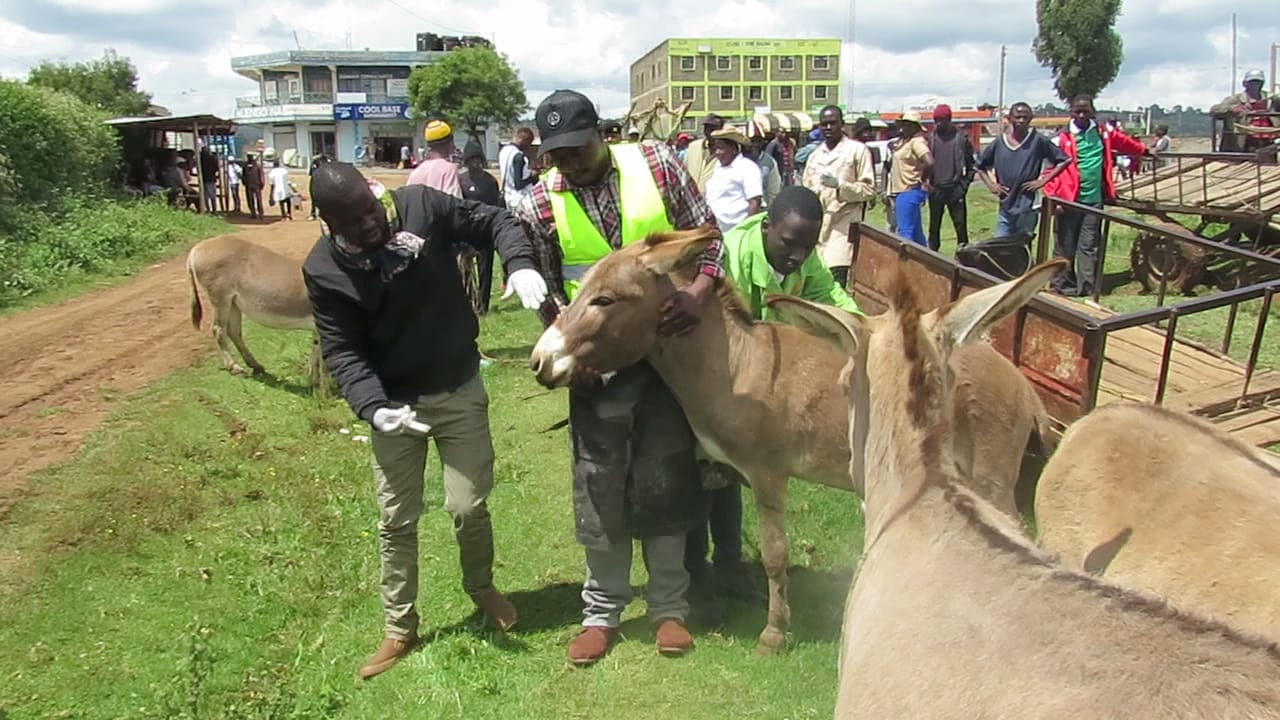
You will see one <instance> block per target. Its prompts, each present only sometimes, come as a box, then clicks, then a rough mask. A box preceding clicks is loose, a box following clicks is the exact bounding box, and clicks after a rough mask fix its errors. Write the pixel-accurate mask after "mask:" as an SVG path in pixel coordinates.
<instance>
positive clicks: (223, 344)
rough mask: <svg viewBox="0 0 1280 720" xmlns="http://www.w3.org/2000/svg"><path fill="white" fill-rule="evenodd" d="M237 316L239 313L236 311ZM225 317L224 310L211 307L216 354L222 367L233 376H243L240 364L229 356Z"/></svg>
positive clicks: (243, 372) (225, 312) (215, 306)
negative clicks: (220, 359) (216, 346)
mask: <svg viewBox="0 0 1280 720" xmlns="http://www.w3.org/2000/svg"><path fill="white" fill-rule="evenodd" d="M236 313H237V314H239V311H236ZM227 316H228V312H227V310H226V309H224V308H221V307H218V306H217V305H214V306H213V323H212V325H213V339H214V340H215V341H216V342H217V343H218V354H219V355H220V356H221V357H222V366H223V367H224V368H226V369H227V370H228V371H229V372H231V373H232V374H233V375H243V374H245V369H244V368H243V367H240V363H238V362H236V359H235V358H234V357H232V355H231V346H230V343H229V342H227Z"/></svg>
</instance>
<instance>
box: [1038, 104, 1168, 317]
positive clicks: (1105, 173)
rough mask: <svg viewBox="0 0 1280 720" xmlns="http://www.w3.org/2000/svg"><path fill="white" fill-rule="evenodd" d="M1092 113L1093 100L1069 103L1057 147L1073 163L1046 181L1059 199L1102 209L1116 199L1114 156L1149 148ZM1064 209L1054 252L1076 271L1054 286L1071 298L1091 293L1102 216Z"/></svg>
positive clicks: (1047, 188) (1067, 272)
mask: <svg viewBox="0 0 1280 720" xmlns="http://www.w3.org/2000/svg"><path fill="white" fill-rule="evenodd" d="M1093 117H1094V110H1093V98H1091V97H1089V96H1088V95H1078V96H1076V97H1075V98H1074V99H1073V100H1072V101H1071V123H1070V124H1069V125H1067V128H1066V130H1063V131H1062V133H1061V134H1060V135H1059V136H1058V147H1059V148H1060V149H1061V150H1062V152H1063V153H1064V154H1065V155H1066V156H1067V157H1068V158H1070V160H1071V164H1070V165H1068V166H1067V169H1066V170H1065V171H1063V172H1061V173H1059V174H1058V176H1057V177H1055V178H1054V179H1053V180H1052V181H1051V182H1049V183H1048V184H1047V185H1045V187H1044V191H1045V193H1046V194H1048V195H1052V196H1053V197H1055V198H1059V199H1062V200H1071V201H1074V202H1077V203H1080V204H1081V205H1090V206H1093V207H1098V208H1100V207H1102V204H1103V203H1104V202H1110V201H1112V200H1114V199H1115V197H1116V188H1115V180H1114V176H1113V163H1114V157H1115V156H1116V155H1117V154H1118V155H1150V154H1151V152H1150V151H1149V150H1148V149H1147V148H1146V146H1145V145H1143V144H1142V141H1141V140H1136V139H1134V138H1131V137H1129V136H1128V135H1125V134H1124V132H1123V131H1122V130H1119V129H1118V128H1117V129H1114V130H1113V129H1109V128H1107V127H1100V126H1099V125H1098V124H1097V123H1096V122H1094V119H1093ZM1060 210H1061V215H1059V217H1058V221H1057V226H1058V227H1057V230H1058V234H1057V238H1056V242H1055V243H1054V248H1053V254H1054V255H1055V256H1057V257H1063V258H1067V259H1069V260H1071V261H1072V263H1073V265H1074V269H1066V270H1063V271H1062V272H1060V273H1058V275H1057V276H1056V277H1054V279H1053V283H1052V288H1053V290H1054V292H1057V293H1060V294H1062V295H1066V296H1068V297H1087V296H1089V295H1092V294H1093V283H1094V280H1095V279H1096V277H1097V270H1098V267H1099V266H1098V263H1099V262H1100V260H1099V258H1098V244H1099V242H1098V241H1099V237H1098V236H1099V231H1100V229H1101V227H1102V218H1101V217H1100V216H1097V215H1086V214H1085V213H1083V212H1080V211H1078V210H1072V209H1070V208H1062V209H1060Z"/></svg>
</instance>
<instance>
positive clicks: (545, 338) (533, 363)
mask: <svg viewBox="0 0 1280 720" xmlns="http://www.w3.org/2000/svg"><path fill="white" fill-rule="evenodd" d="M529 367H530V368H531V369H532V370H533V373H534V376H535V377H536V378H537V379H538V382H539V383H540V384H541V385H542V386H543V387H548V388H557V387H564V386H565V385H568V384H569V379H570V378H571V377H572V376H573V368H574V360H573V356H572V355H567V354H565V352H564V335H563V334H561V332H560V330H559V329H558V328H557V327H556V326H555V325H552V326H551V327H549V328H547V329H546V330H545V331H544V332H543V333H542V337H540V338H538V344H537V345H534V346H533V352H532V353H530V355H529Z"/></svg>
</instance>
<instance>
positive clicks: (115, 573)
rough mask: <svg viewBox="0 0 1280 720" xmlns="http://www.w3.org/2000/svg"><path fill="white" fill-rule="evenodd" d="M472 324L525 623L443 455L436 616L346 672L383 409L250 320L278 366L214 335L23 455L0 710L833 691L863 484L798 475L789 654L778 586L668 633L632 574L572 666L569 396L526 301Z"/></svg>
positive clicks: (540, 707) (681, 709) (427, 614)
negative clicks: (472, 573)
mask: <svg viewBox="0 0 1280 720" xmlns="http://www.w3.org/2000/svg"><path fill="white" fill-rule="evenodd" d="M483 325H484V328H483V332H482V338H481V341H482V347H483V348H484V349H485V351H486V352H488V353H489V354H491V355H493V356H495V357H497V358H500V359H501V360H502V362H499V363H497V364H495V365H494V366H492V367H491V368H489V369H487V370H485V371H484V373H485V375H484V377H485V382H486V384H487V386H488V389H489V393H490V396H491V398H492V406H491V410H490V415H491V418H492V422H493V431H494V436H495V437H494V439H495V444H496V449H497V457H498V461H497V469H496V471H497V481H498V485H497V488H496V490H495V491H494V494H493V497H492V500H491V507H492V510H493V514H494V523H495V533H496V540H497V544H498V568H497V571H496V572H497V577H498V581H499V583H500V584H501V587H502V588H503V589H504V590H506V591H507V592H509V593H511V594H512V597H513V599H514V601H515V602H516V604H517V605H518V606H519V608H520V611H521V627H520V630H519V632H516V633H513V634H512V635H510V636H508V637H502V636H500V635H497V634H495V633H494V632H492V631H490V630H488V629H485V628H483V627H482V626H481V624H480V623H479V622H478V618H477V617H476V616H475V615H474V613H473V611H472V608H471V606H470V603H469V601H468V600H467V598H466V596H465V595H464V594H463V593H462V591H461V589H460V587H459V574H458V569H457V560H456V551H455V546H454V544H453V539H452V536H451V533H450V532H449V528H450V523H449V521H448V518H447V516H446V515H445V513H444V512H443V511H442V510H441V509H440V504H441V502H442V500H443V492H442V489H441V486H440V482H439V469H438V466H437V465H434V462H435V461H434V459H433V466H432V467H431V469H430V470H429V474H428V481H427V487H428V488H429V492H428V498H429V503H430V505H429V507H430V509H429V511H428V512H427V513H426V515H425V516H424V522H423V528H422V555H423V557H422V569H423V572H422V591H423V592H422V596H421V605H422V612H423V617H424V623H425V627H424V628H423V630H424V632H425V633H426V635H427V636H428V637H429V638H430V642H429V643H428V644H427V645H426V646H425V648H424V649H423V650H422V651H420V652H418V653H416V654H414V655H413V656H411V657H410V658H409V659H407V660H406V661H405V662H404V663H402V664H401V666H399V667H397V668H395V669H394V670H393V671H392V672H389V673H387V674H386V675H384V676H381V677H379V678H376V679H375V680H373V681H371V682H368V683H362V682H359V681H357V680H356V679H355V677H354V671H355V669H356V667H357V666H358V665H359V664H360V662H361V661H362V660H363V659H364V657H365V656H366V655H367V654H368V653H370V652H372V650H373V649H374V648H375V647H376V645H377V643H378V641H379V640H380V639H381V628H382V623H381V610H380V607H379V602H378V595H377V576H378V569H377V567H378V566H377V553H376V520H377V508H376V505H375V503H374V498H373V486H372V480H371V473H370V469H369V450H368V447H367V445H365V444H363V443H361V442H359V441H357V440H355V439H354V438H355V437H356V436H358V435H362V434H367V433H368V428H367V426H365V425H363V424H362V423H359V422H357V421H355V420H354V418H353V416H352V415H351V413H350V411H349V410H348V409H347V408H346V407H345V406H344V405H343V404H342V403H341V402H340V401H337V400H331V401H320V400H317V399H314V398H313V397H312V396H311V395H310V394H309V393H308V392H306V391H305V390H303V389H302V388H300V387H298V383H301V382H302V367H303V364H304V360H305V355H306V351H307V348H308V340H307V338H306V336H305V335H302V334H290V333H279V332H270V331H265V330H259V329H258V328H256V327H252V328H248V329H247V341H248V342H249V344H250V345H251V346H252V347H253V349H254V352H255V353H256V354H257V355H258V356H259V358H260V359H262V360H263V362H264V363H265V364H266V365H267V366H268V368H271V369H272V370H274V371H276V372H277V373H279V374H281V375H282V379H281V381H279V382H261V381H256V380H252V379H245V378H239V377H233V376H230V375H228V374H227V373H225V372H224V371H222V370H221V369H220V367H218V366H217V364H216V363H215V362H213V361H212V360H210V361H207V362H205V363H203V364H201V365H199V366H198V367H194V368H191V369H187V370H182V371H179V372H176V373H174V374H173V375H172V376H170V377H168V378H167V379H165V380H163V381H161V382H160V383H157V384H156V385H154V386H153V387H151V388H149V389H148V390H146V391H144V392H142V393H140V394H139V395H138V396H136V397H133V398H131V399H130V400H128V401H127V402H126V403H125V404H124V407H123V408H122V409H121V410H120V411H119V412H118V413H116V414H115V415H114V416H113V417H112V418H111V419H110V421H109V422H108V423H107V424H106V426H105V427H103V428H102V429H101V430H100V431H99V432H98V433H97V434H96V435H94V436H93V438H92V439H91V441H90V442H89V443H88V445H87V447H86V448H85V450H84V451H83V453H82V454H81V456H80V457H79V458H77V459H76V460H74V461H71V462H68V463H66V464H63V465H61V466H58V467H54V468H51V469H49V470H47V471H45V472H43V473H41V474H39V475H38V476H37V477H35V478H33V480H32V482H31V486H32V489H33V494H32V495H31V496H30V497H28V498H27V499H26V500H24V501H23V502H22V503H20V504H18V506H17V507H16V508H15V510H14V511H13V513H12V514H11V515H10V517H8V518H7V519H6V520H5V521H4V523H3V524H2V525H0V548H4V550H3V554H2V555H0V716H4V717H7V718H10V719H13V720H17V719H18V718H50V717H56V718H62V717H66V718H162V717H163V718H327V717H342V718H369V717H381V716H384V715H386V714H387V713H392V714H393V715H394V716H397V717H410V718H461V717H466V718H499V717H503V718H505V717H515V716H516V715H517V714H518V715H520V716H522V717H528V718H588V717H600V716H608V717H614V718H632V717H634V718H641V717H643V718H652V717H665V718H701V717H708V716H713V717H752V718H822V717H830V715H831V712H832V707H833V702H834V692H835V669H836V657H837V650H838V647H837V639H838V635H839V619H840V612H841V605H842V602H843V598H844V594H845V591H846V590H847V587H848V583H849V580H850V578H851V573H852V570H853V566H854V563H855V561H856V558H857V557H858V555H859V553H860V549H861V537H862V526H861V521H860V516H859V512H858V502H857V499H856V498H855V497H854V496H852V495H850V494H844V493H840V492H837V491H831V490H822V489H818V488H816V487H812V486H809V485H805V484H800V483H795V484H794V485H793V492H792V495H791V504H790V509H789V517H790V523H791V525H790V537H791V541H792V547H793V553H792V561H793V563H794V564H795V566H796V567H795V569H794V571H793V584H792V588H793V589H792V606H793V616H794V618H795V621H794V633H793V649H792V650H791V651H790V652H788V653H787V654H785V655H781V656H776V657H763V658H761V657H755V656H754V655H753V654H752V651H753V649H754V648H755V645H756V636H757V634H758V633H759V631H760V630H761V629H762V628H763V624H764V609H763V607H756V606H753V605H748V604H738V603H730V604H728V605H727V606H726V624H725V627H723V628H722V629H719V630H715V631H712V630H710V629H708V628H705V627H702V628H699V627H696V626H695V628H694V629H695V631H696V638H697V642H698V647H697V649H696V650H695V652H693V653H692V654H691V655H690V656H688V657H685V658H681V659H668V658H663V657H660V656H658V655H657V653H656V652H655V650H654V646H653V631H652V628H651V627H650V626H649V624H648V622H647V621H646V620H644V618H643V608H644V603H643V601H641V600H637V601H636V603H635V604H634V605H633V606H632V607H631V609H630V610H629V612H628V614H627V616H628V618H630V620H629V621H628V622H627V623H626V625H625V626H624V633H625V637H626V640H625V642H623V643H621V644H620V645H619V646H617V647H616V648H615V650H614V652H613V653H612V654H611V655H610V656H609V657H608V658H607V659H606V660H605V661H604V662H602V663H601V664H600V665H598V666H596V667H593V668H589V669H583V670H578V669H571V668H569V667H567V666H566V662H565V646H566V644H567V643H568V641H569V640H570V639H571V638H572V637H573V635H574V634H575V633H576V630H577V621H578V619H579V612H580V607H581V606H580V601H579V598H578V592H579V585H580V582H581V579H582V551H581V549H580V547H579V546H578V545H577V544H576V543H575V542H574V540H573V534H572V528H573V516H572V511H571V506H570V479H569V464H568V439H567V437H566V435H565V431H564V430H558V431H554V432H548V433H543V432H541V431H542V430H544V429H545V428H547V427H548V426H550V425H552V424H554V423H556V422H557V421H558V420H561V419H562V418H563V417H564V416H565V413H566V396H565V394H564V391H558V392H554V393H545V394H543V391H542V390H541V388H540V387H538V386H537V385H536V384H535V383H534V381H533V379H532V374H531V373H530V372H529V371H528V370H527V369H526V366H525V364H524V362H525V359H526V358H527V357H528V350H529V347H530V345H531V344H532V342H533V341H534V340H535V339H536V336H537V333H538V326H537V322H536V320H535V319H534V317H533V316H532V315H531V314H529V313H527V312H524V311H522V310H519V309H518V307H515V306H512V305H511V304H502V305H501V306H500V307H499V308H498V311H497V312H496V313H494V314H492V315H491V316H490V317H489V318H488V319H486V320H485V322H484V324H483ZM343 429H346V430H348V431H349V434H343V433H342V432H340V431H341V430H343ZM748 517H749V518H750V519H751V522H750V523H748V531H747V534H748V547H749V548H750V550H749V552H750V553H752V554H753V555H754V554H755V548H756V547H757V545H756V540H755V538H756V532H755V526H754V517H755V516H754V511H753V510H751V509H750V508H749V509H748ZM638 557H639V554H638V553H637V558H638ZM640 565H641V564H640V563H639V562H637V570H636V573H635V576H634V580H635V582H636V583H637V584H640V583H642V582H643V571H642V569H641V568H640ZM5 713H7V716H6V715H5Z"/></svg>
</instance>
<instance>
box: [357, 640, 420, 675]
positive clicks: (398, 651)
mask: <svg viewBox="0 0 1280 720" xmlns="http://www.w3.org/2000/svg"><path fill="white" fill-rule="evenodd" d="M417 646H418V638H416V637H413V638H409V639H408V640H399V639H397V638H390V637H389V638H386V639H385V640H383V641H382V645H381V647H379V648H378V652H376V653H374V654H373V656H372V657H370V658H369V659H368V660H365V661H364V665H362V666H360V677H361V678H363V679H365V680H368V679H369V678H371V677H373V676H374V675H377V674H379V673H382V672H385V671H386V670H388V669H390V668H391V666H392V665H395V664H396V663H398V662H400V659H401V658H403V657H404V656H405V655H408V654H409V653H411V652H413V649H414V648H415V647H417Z"/></svg>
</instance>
